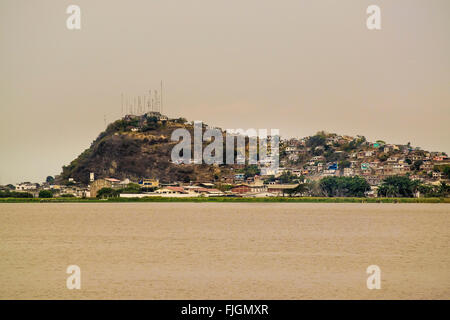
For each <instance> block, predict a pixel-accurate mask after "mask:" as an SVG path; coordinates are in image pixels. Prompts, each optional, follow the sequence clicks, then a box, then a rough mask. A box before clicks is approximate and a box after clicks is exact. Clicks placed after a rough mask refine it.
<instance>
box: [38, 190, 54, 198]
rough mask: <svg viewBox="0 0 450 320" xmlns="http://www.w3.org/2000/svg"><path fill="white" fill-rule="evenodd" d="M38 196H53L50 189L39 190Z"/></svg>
mask: <svg viewBox="0 0 450 320" xmlns="http://www.w3.org/2000/svg"><path fill="white" fill-rule="evenodd" d="M39 198H53V193H52V192H51V191H50V190H41V191H39Z"/></svg>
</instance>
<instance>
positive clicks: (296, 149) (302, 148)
mask: <svg viewBox="0 0 450 320" xmlns="http://www.w3.org/2000/svg"><path fill="white" fill-rule="evenodd" d="M352 143H353V146H355V145H357V146H358V147H357V148H355V149H356V150H348V149H351V148H349V147H351V146H352V145H351V144H352ZM284 145H285V146H284V151H285V152H284V154H285V157H284V159H282V160H281V161H280V163H281V164H282V167H281V168H279V171H280V172H279V173H281V172H290V173H292V174H293V175H298V176H304V177H306V178H308V179H310V180H320V179H321V178H323V177H327V176H347V177H352V176H361V177H364V178H365V179H366V180H367V181H368V183H369V184H370V185H379V184H380V183H381V182H382V180H383V179H385V178H386V177H388V176H393V175H408V176H409V177H410V178H411V179H413V180H420V181H421V182H423V183H438V182H439V181H441V180H442V179H444V176H443V173H442V172H440V171H439V170H435V169H436V167H439V166H445V165H450V159H449V158H448V156H447V155H446V154H445V153H442V152H428V151H423V150H421V149H420V148H413V147H411V146H410V145H409V144H408V145H396V144H385V143H384V142H382V141H378V142H375V143H371V142H368V141H365V139H364V138H363V137H357V138H356V139H355V138H353V137H349V136H340V135H335V134H327V135H325V137H324V142H323V144H322V145H318V146H308V138H304V139H301V140H297V139H291V140H286V141H284ZM330 158H331V160H330Z"/></svg>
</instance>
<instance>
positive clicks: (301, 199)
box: [0, 197, 450, 203]
mask: <svg viewBox="0 0 450 320" xmlns="http://www.w3.org/2000/svg"><path fill="white" fill-rule="evenodd" d="M105 202H106V203H107V202H112V203H118V202H195V203H199V202H221V203H223V202H231V203H233V202H234V203H263V202H269V203H282V202H284V203H450V198H353V197H348V198H346V197H339V198H338V197H267V198H244V197H242V198H239V197H236V198H234V197H233V198H231V197H191V198H171V197H145V198H109V199H95V198H85V199H82V198H0V203H105Z"/></svg>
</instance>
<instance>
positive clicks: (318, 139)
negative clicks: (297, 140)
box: [306, 133, 326, 149]
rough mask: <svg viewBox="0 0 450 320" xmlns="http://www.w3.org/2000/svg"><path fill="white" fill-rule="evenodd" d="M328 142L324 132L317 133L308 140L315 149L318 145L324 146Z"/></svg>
mask: <svg viewBox="0 0 450 320" xmlns="http://www.w3.org/2000/svg"><path fill="white" fill-rule="evenodd" d="M325 142H326V138H325V136H324V135H323V134H319V133H318V134H316V135H315V136H312V137H309V138H308V140H307V141H306V145H307V146H308V147H311V148H312V149H314V148H315V147H318V146H324V145H325Z"/></svg>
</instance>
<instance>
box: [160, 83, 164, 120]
mask: <svg viewBox="0 0 450 320" xmlns="http://www.w3.org/2000/svg"><path fill="white" fill-rule="evenodd" d="M160 95H161V110H160V111H161V114H163V82H162V80H161V93H160Z"/></svg>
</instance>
